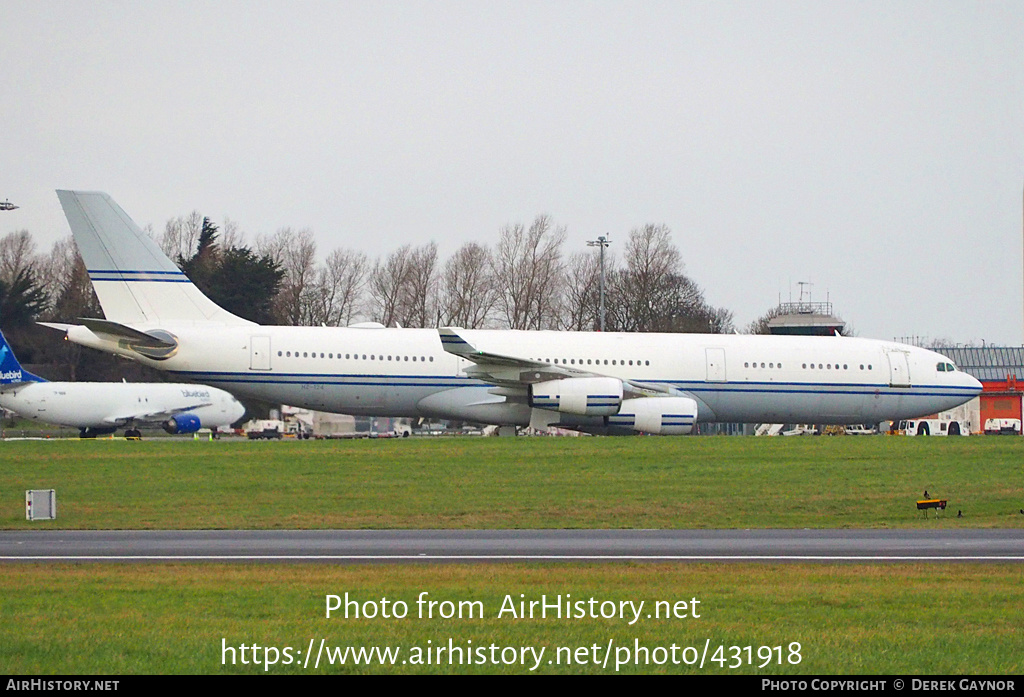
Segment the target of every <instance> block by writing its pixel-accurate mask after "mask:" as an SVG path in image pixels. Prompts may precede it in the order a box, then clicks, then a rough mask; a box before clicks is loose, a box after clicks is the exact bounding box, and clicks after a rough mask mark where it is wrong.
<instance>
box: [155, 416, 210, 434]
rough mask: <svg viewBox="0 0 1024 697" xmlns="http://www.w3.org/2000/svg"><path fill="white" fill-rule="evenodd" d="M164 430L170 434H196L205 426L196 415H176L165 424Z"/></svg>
mask: <svg viewBox="0 0 1024 697" xmlns="http://www.w3.org/2000/svg"><path fill="white" fill-rule="evenodd" d="M163 426H164V430H165V431H167V432H168V433H171V434H174V433H195V432H196V431H198V430H199V429H200V428H202V427H203V424H202V423H200V421H199V417H198V416H196V415H195V414H175V415H174V416H172V417H171V418H169V419H167V421H164V423H163Z"/></svg>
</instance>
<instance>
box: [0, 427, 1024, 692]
mask: <svg viewBox="0 0 1024 697" xmlns="http://www.w3.org/2000/svg"><path fill="white" fill-rule="evenodd" d="M1022 467H1024V441H1022V440H1021V439H1014V438H962V439H940V438H931V439H924V438H916V439H914V438H888V437H878V438H852V437H851V438H801V439H760V438H631V439H626V438H623V439H604V438H578V439H575V438H573V439H570V438H566V439H472V438H465V439H437V440H419V439H405V440H401V441H353V442H308V441H307V442H295V441H292V442H281V443H263V442H260V443H250V442H246V441H221V442H208V441H180V440H169V439H168V440H162V441H159V442H158V441H145V442H142V443H128V442H124V441H118V440H113V441H111V440H97V441H81V442H79V441H66V442H57V441H50V442H39V441H30V442H29V441H26V442H3V443H0V525H2V526H3V527H4V528H8V529H43V528H55V527H57V528H75V529H89V528H409V527H411V528H432V527H453V528H541V527H554V528H565V527H569V528H572V527H600V528H749V527H764V528H778V527H811V528H826V527H865V528H881V527H894V528H896V527H898V528H929V529H930V528H957V527H1021V526H1024V515H1021V514H1020V513H1019V512H1018V510H1019V509H1020V508H1024V486H1022V482H1024V478H1022ZM29 488H55V489H57V496H58V519H57V520H56V521H48V522H35V523H28V522H26V521H25V520H24V491H25V489H29ZM925 489H927V490H928V491H929V493H930V494H932V495H934V496H938V497H941V498H947V499H949V501H950V510H948V511H947V512H946V514H945V515H944V517H939V518H936V517H934V516H932V517H929V518H925V517H923V516H922V515H921V514H920V513H919V512H918V511H917V510H916V507H915V505H914V501H915V500H916V499H917V498H919V497H920V495H921V494H922V493H923V491H924V490H925ZM957 510H963V512H964V517H963V518H956V511H957ZM423 591H427V592H428V593H429V596H428V597H429V598H433V599H437V600H443V599H448V600H452V601H478V602H479V603H480V607H482V608H484V609H485V613H484V616H483V617H473V618H463V619H458V618H451V619H444V618H438V617H434V618H429V619H420V618H418V617H416V616H415V615H416V604H415V601H416V599H417V597H418V595H419V593H421V592H423ZM346 592H348V593H349V594H351V597H352V598H356V599H358V600H359V601H360V602H363V601H367V600H373V601H377V602H379V601H380V600H381V599H382V598H384V597H387V598H388V599H389V600H390V601H392V603H394V601H397V600H401V601H404V602H406V603H407V604H408V606H409V607H410V608H411V610H410V616H409V617H406V618H404V619H384V618H381V617H376V618H372V619H366V618H361V619H358V620H357V619H344V618H343V617H339V616H337V615H336V616H335V617H333V618H331V619H327V618H325V616H324V610H325V596H326V595H328V594H337V595H341V596H343V595H344V594H345V593H346ZM506 595H509V596H510V597H511V598H512V599H513V600H515V601H518V600H520V599H523V600H539V599H540V597H541V596H542V595H546V596H547V597H548V598H549V599H550V598H551V597H554V596H563V597H564V596H567V595H568V596H571V597H572V599H576V600H580V599H588V598H591V597H593V598H595V599H597V600H598V601H601V602H603V601H605V600H612V601H615V602H619V601H633V602H639V601H641V600H643V601H645V603H648V605H647V606H646V607H647V609H648V610H649V609H650V608H651V605H650V604H651V603H654V602H655V601H658V600H663V601H670V602H672V603H675V602H678V601H681V600H687V601H689V600H691V599H692V598H695V597H696V598H698V599H699V600H700V601H701V603H700V614H701V616H700V617H699V618H694V617H686V618H678V617H676V618H672V619H648V618H646V616H643V617H642V618H641V619H639V620H638V621H637V622H636V623H634V624H633V625H630V624H629V623H628V620H621V619H618V618H615V619H603V618H591V617H585V618H580V619H572V620H567V619H556V618H550V617H549V618H547V619H537V618H534V619H516V618H513V617H510V616H509V615H508V614H507V613H506V614H505V615H504V616H501V617H498V616H497V614H498V610H499V609H500V608H501V606H502V604H503V602H504V597H505V596H506ZM0 620H2V622H0V672H5V673H8V674H19V673H20V674H31V675H38V674H95V673H99V674H130V673H143V674H152V673H158V674H163V673H259V672H263V665H262V664H263V661H264V659H265V658H266V657H268V656H271V657H272V656H273V655H274V654H273V653H269V654H267V653H261V654H260V655H259V659H260V664H259V665H256V664H254V663H253V662H252V659H253V658H254V656H253V654H252V648H251V647H252V646H253V645H254V644H255V645H259V646H261V647H264V648H267V647H273V649H274V650H275V651H277V652H279V653H278V655H277V659H278V662H277V664H276V665H274V666H272V668H271V670H270V672H273V673H310V672H320V673H331V674H338V673H392V672H422V673H474V672H480V673H495V672H503V673H527V672H530V667H531V666H532V665H533V664H534V663H535V662H536V661H535V660H534V658H533V657H535V656H536V653H531V654H529V655H527V656H526V657H525V659H524V660H523V661H520V660H519V659H518V656H519V654H517V660H515V661H513V662H510V663H508V664H506V663H503V662H502V659H506V658H508V657H510V656H511V654H509V653H507V652H505V653H502V650H503V649H508V647H531V648H532V650H533V651H534V652H537V651H539V650H540V649H541V648H543V649H544V651H545V653H544V654H543V656H542V657H541V658H540V659H539V663H538V668H537V672H545V673H552V672H557V673H613V672H615V662H616V659H620V660H625V659H634V658H635V657H636V656H635V654H634V653H633V652H632V651H629V652H628V653H629V655H626V653H624V652H625V651H626V650H627V649H635V648H636V646H637V645H639V646H641V647H643V648H646V649H647V650H648V651H649V652H650V653H648V654H646V656H647V658H646V660H647V662H646V663H645V662H644V655H643V654H642V652H641V664H640V665H636V664H635V663H633V662H631V663H630V664H629V665H623V666H621V667H620V670H619V672H642V673H658V672H668V673H696V674H728V673H760V674H772V675H779V674H787V675H795V674H805V675H806V674H826V675H846V674H889V675H899V674H902V675H910V674H914V675H937V674H943V675H949V674H952V675H964V674H982V673H984V674H1000V675H1014V674H1019V673H1021V670H1022V658H1021V657H1022V656H1024V633H1022V632H1021V631H1020V627H1021V626H1022V624H1024V570H1022V567H1021V566H1020V565H1016V564H994V565H979V564H943V565H939V564H906V565H904V564H898V565H897V564H893V565H880V564H879V565H875V564H871V565H867V564H849V565H824V564H822V565H812V564H792V565H758V564H721V565H706V564H680V565H674V564H607V565H587V564H536V565H531V564H515V565H498V564H494V565H490V564H488V565H456V564H452V565H430V564H424V565H413V566H396V565H381V566H325V565H283V564H282V565H270V566H260V565H246V564H237V565H223V564H197V565H181V564H136V565H132V564H122V565H116V564H115V565H105V564H104V565H99V564H80V565H74V564H24V565H22V564H13V565H6V566H3V567H0ZM321 640H323V641H324V643H325V645H326V646H327V647H345V646H354V647H363V648H369V647H385V646H392V647H401V651H400V653H399V654H398V659H397V664H396V665H393V666H390V665H389V666H383V665H381V664H380V663H379V662H378V661H376V660H372V661H371V664H370V665H360V666H356V665H353V663H352V657H351V655H350V656H349V658H348V662H347V663H346V664H345V665H340V664H338V663H337V662H336V663H335V664H333V665H326V663H324V664H322V665H321V666H320V667H319V668H317V669H314V668H313V663H312V662H311V664H310V665H309V667H302V666H301V665H300V663H301V662H302V660H303V659H304V657H305V653H306V652H307V651H308V646H309V644H310V642H311V641H313V644H314V647H318V646H319V642H320V641H321ZM449 640H452V641H453V642H454V645H455V646H457V647H461V648H462V649H463V650H464V651H465V652H466V654H467V655H468V649H469V648H471V647H476V648H477V649H479V648H480V647H490V646H492V645H493V646H496V647H499V649H498V653H497V654H491V653H487V652H485V656H486V657H487V658H490V657H492V656H495V655H496V656H497V659H498V660H497V663H492V662H490V661H487V662H484V663H482V664H481V663H480V662H479V661H477V664H475V665H465V664H461V665H454V666H453V665H450V662H449V658H446V657H442V659H441V664H440V665H438V663H437V660H436V659H437V657H436V653H435V655H434V656H433V660H432V662H431V664H429V665H419V664H414V663H412V662H409V663H402V661H403V660H404V661H414V660H415V655H414V652H415V651H417V650H419V651H420V654H419V657H420V659H421V660H424V661H425V660H427V654H426V653H425V652H424V649H427V648H430V649H435V650H436V648H437V647H438V646H443V647H445V648H446V649H447V647H448V642H449ZM793 642H797V643H799V644H800V647H799V649H798V650H797V654H793V653H791V652H792V651H793V648H792V646H793ZM243 644H244V645H246V646H247V647H248V649H247V650H248V652H249V653H248V655H247V656H246V658H247V659H248V660H249V663H248V664H247V665H243V664H242V662H241V659H242V655H241V654H240V653H239V650H240V647H241V646H242V645H243ZM705 645H707V646H708V647H709V650H708V652H707V654H706V655H705V659H706V660H705V666H704V667H703V668H701V667H699V665H686V663H685V661H686V660H688V659H691V660H692V659H694V658H695V654H694V653H693V651H696V650H698V649H699V650H700V651H701V652H703V649H704V647H705ZM226 646H227V647H234V649H235V651H234V653H233V654H232V652H230V651H228V652H227V653H225V652H224V647H226ZM595 646H596V647H597V648H596V649H595V648H594V647H595ZM609 646H611V647H612V651H611V652H609V651H608V647H609ZM672 646H675V647H676V649H675V651H676V653H675V654H674V656H675V657H676V658H678V659H680V660H681V661H683V662H682V663H680V664H678V665H674V664H672V663H671V656H672V655H673V654H671V653H670V652H671V651H672V649H671V647H672ZM719 646H722V647H724V648H723V650H722V652H720V653H717V657H718V660H714V659H715V656H716V649H717V647H719ZM734 646H736V647H739V649H732V647H734ZM748 646H749V647H751V648H750V649H749V650H748V649H746V647H748ZM687 647H695V648H694V649H690V650H689V652H687ZM760 647H767V648H766V649H760ZM776 647H778V648H776ZM285 648H289V649H290V651H291V653H290V654H285V653H283V650H284V649H285ZM759 649H760V651H761V652H762V653H761V656H762V657H763V656H764V655H765V653H767V654H769V655H768V658H769V659H770V660H769V662H768V664H767V665H765V666H764V667H763V668H761V667H758V666H760V665H761V663H762V658H759V656H758V651H759ZM261 650H262V649H261ZM508 650H511V649H508ZM659 651H660V653H659ZM513 653H515V652H513ZM606 653H607V654H608V655H609V657H610V660H609V663H608V665H607V666H606V665H603V663H602V661H603V658H604V656H605V654H606ZM232 655H234V656H235V659H236V662H235V663H234V664H231V656H232ZM796 655H798V657H799V662H798V663H791V662H790V658H791V657H794V656H796ZM474 656H475V658H480V656H479V655H474ZM570 656H571V658H572V662H571V663H568V664H567V663H566V661H567V660H568V659H569V657H570ZM222 658H227V660H228V663H227V664H226V665H225V664H224V663H222ZM288 660H290V661H291V663H290V664H287V665H286V662H287V661H288ZM324 660H325V661H326V659H324ZM659 660H661V664H658V661H659ZM548 661H554V662H553V663H548ZM595 661H597V662H596V663H595ZM665 661H668V662H665ZM779 661H781V664H780V663H779ZM751 662H752V663H753V665H751ZM733 665H736V666H737V667H730V666H733Z"/></svg>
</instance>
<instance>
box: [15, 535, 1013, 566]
mask: <svg viewBox="0 0 1024 697" xmlns="http://www.w3.org/2000/svg"><path fill="white" fill-rule="evenodd" d="M0 561H2V562H26V561H46V562H53V561H85V562H198V561H218V562H223V561H230V562H328V563H363V562H517V561H523V562H551V561H566V562H568V561H587V562H603V561H692V562H705V561H757V562H871V561H878V562H951V561H957V562H959V561H967V562H1017V563H1020V562H1024V530H1021V529H1005V530H942V531H920V530H291V531H286V530H270V531H267V530H98V531H97V530H30V531H0Z"/></svg>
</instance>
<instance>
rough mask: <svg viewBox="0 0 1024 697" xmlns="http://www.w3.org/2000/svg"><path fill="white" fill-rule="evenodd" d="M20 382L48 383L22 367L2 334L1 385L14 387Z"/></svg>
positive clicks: (0, 342) (0, 350)
mask: <svg viewBox="0 0 1024 697" xmlns="http://www.w3.org/2000/svg"><path fill="white" fill-rule="evenodd" d="M20 382H46V380H44V379H43V378H41V377H39V376H38V375H33V374H32V373H30V372H28V371H27V370H25V369H24V368H22V367H21V363H19V362H18V357H17V356H15V355H14V349H12V348H11V347H10V345H9V344H8V343H7V338H6V337H5V336H4V335H3V332H0V385H13V384H17V383H20Z"/></svg>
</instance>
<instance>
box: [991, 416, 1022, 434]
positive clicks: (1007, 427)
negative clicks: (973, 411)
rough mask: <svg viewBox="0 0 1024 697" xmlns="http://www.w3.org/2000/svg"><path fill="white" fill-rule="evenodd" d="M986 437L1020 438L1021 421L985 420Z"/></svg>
mask: <svg viewBox="0 0 1024 697" xmlns="http://www.w3.org/2000/svg"><path fill="white" fill-rule="evenodd" d="M985 435H986V436H1000V435H1003V436H1019V435H1020V419H985Z"/></svg>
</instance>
